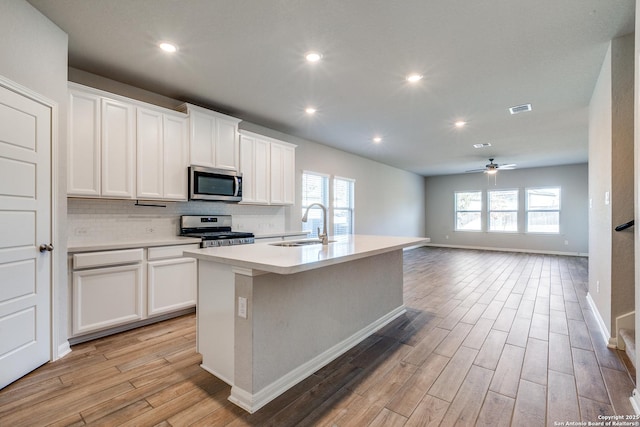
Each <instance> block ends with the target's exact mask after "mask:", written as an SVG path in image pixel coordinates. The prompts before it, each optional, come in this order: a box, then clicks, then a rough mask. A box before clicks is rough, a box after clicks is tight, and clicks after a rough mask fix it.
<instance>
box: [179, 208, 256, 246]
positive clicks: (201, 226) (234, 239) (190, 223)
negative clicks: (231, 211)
mask: <svg viewBox="0 0 640 427" xmlns="http://www.w3.org/2000/svg"><path fill="white" fill-rule="evenodd" d="M180 235H181V236H185V237H198V238H200V239H202V242H200V247H202V248H208V247H211V246H231V245H244V244H248V243H254V235H253V233H248V232H242V231H231V215H207V216H203V215H183V216H181V217H180Z"/></svg>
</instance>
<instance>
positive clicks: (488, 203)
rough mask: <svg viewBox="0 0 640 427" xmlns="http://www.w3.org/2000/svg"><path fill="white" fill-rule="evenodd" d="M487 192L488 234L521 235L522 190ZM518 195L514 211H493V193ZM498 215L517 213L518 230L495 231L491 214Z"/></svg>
mask: <svg viewBox="0 0 640 427" xmlns="http://www.w3.org/2000/svg"><path fill="white" fill-rule="evenodd" d="M486 191H487V232H488V233H519V232H520V222H519V221H520V189H519V188H501V189H499V190H486ZM506 192H515V193H516V208H515V210H514V209H491V194H492V193H506ZM493 212H497V213H509V212H515V214H516V229H515V230H493V229H491V214H492V213H493Z"/></svg>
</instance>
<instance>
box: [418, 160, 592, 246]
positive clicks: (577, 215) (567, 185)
mask: <svg viewBox="0 0 640 427" xmlns="http://www.w3.org/2000/svg"><path fill="white" fill-rule="evenodd" d="M551 186H559V187H561V212H560V234H555V235H552V234H550V235H547V234H527V233H524V232H523V230H524V211H521V213H520V217H519V223H520V230H521V231H520V232H518V233H495V232H492V233H489V232H486V231H483V232H465V231H454V228H455V224H454V217H455V208H454V193H455V192H456V191H483V192H484V193H483V194H484V195H485V197H486V191H487V190H500V189H519V190H520V199H521V202H520V208H521V209H524V207H523V206H524V190H525V189H526V188H530V187H551ZM587 203H588V202H587V165H586V164H578V165H566V166H556V167H545V168H531V169H514V170H502V171H499V172H498V174H497V175H496V180H495V181H494V178H493V177H490V176H488V175H486V174H482V173H470V174H459V175H446V176H434V177H428V178H426V224H427V226H426V232H427V234H426V236H427V237H430V238H431V243H432V244H436V245H451V246H459V247H473V248H489V249H507V250H516V251H536V252H545V253H563V254H573V255H578V254H582V255H584V254H586V253H587V251H588V240H587V233H588V223H587V215H588V214H587V206H588V204H587ZM485 205H486V201H485ZM483 220H484V222H485V223H486V216H483ZM485 229H486V227H485ZM447 236H448V238H447ZM565 241H566V242H567V244H565Z"/></svg>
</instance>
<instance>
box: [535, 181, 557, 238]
mask: <svg viewBox="0 0 640 427" xmlns="http://www.w3.org/2000/svg"><path fill="white" fill-rule="evenodd" d="M527 232H529V233H559V232H560V187H550V188H528V189H527Z"/></svg>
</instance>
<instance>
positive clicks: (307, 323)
mask: <svg viewBox="0 0 640 427" xmlns="http://www.w3.org/2000/svg"><path fill="white" fill-rule="evenodd" d="M333 239H335V241H333V242H331V243H329V244H328V245H326V246H323V245H321V244H319V243H316V244H307V245H301V246H276V245H275V244H272V243H257V244H252V245H238V246H228V247H217V248H207V249H193V250H188V251H185V252H184V255H185V256H189V257H194V258H197V259H198V301H197V347H198V352H200V353H201V354H202V367H203V368H204V369H205V370H207V371H209V372H211V373H212V374H214V375H215V376H217V377H218V378H220V379H222V380H223V381H225V382H227V383H228V384H230V385H231V395H230V396H229V400H230V401H231V402H233V403H235V404H236V405H238V406H240V407H242V408H243V409H245V410H246V411H249V412H255V411H256V410H258V409H259V408H261V407H262V406H264V405H265V404H267V403H268V402H270V401H271V400H273V399H274V398H275V397H277V396H278V395H280V394H281V393H283V392H284V391H286V390H288V389H289V388H291V387H292V386H294V385H295V384H297V383H298V382H300V381H301V380H303V379H305V378H306V377H308V376H309V375H311V374H312V373H314V372H315V371H317V370H318V369H320V368H321V367H323V366H324V365H326V364H327V363H329V362H331V361H332V360H334V359H335V358H337V357H338V356H340V355H341V354H343V353H344V352H346V351H347V350H349V349H350V348H352V347H353V346H355V345H357V344H358V343H359V342H361V341H362V340H363V339H365V338H366V337H368V336H369V335H371V334H372V333H373V332H375V331H376V330H378V329H380V328H381V327H383V326H384V325H386V324H388V323H389V322H391V321H392V320H394V319H395V318H397V317H398V316H400V315H402V314H403V313H404V312H405V307H404V304H403V298H402V281H403V270H402V268H403V267H402V251H403V249H404V248H407V247H411V246H419V245H422V244H424V243H426V242H428V241H429V239H425V238H412V237H390V236H364V235H352V236H341V237H335V238H333ZM287 244H289V243H287Z"/></svg>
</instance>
